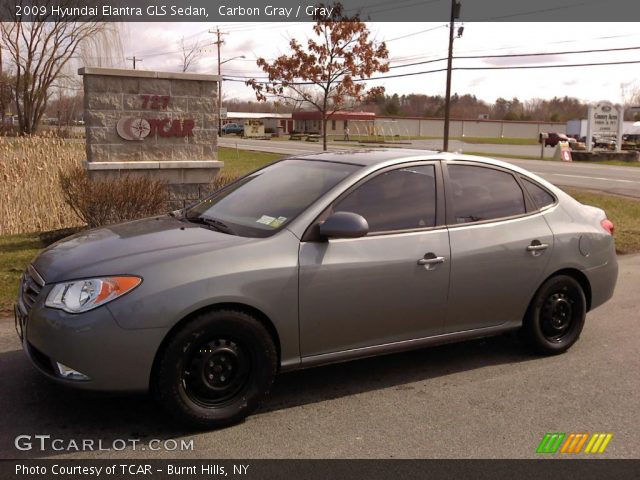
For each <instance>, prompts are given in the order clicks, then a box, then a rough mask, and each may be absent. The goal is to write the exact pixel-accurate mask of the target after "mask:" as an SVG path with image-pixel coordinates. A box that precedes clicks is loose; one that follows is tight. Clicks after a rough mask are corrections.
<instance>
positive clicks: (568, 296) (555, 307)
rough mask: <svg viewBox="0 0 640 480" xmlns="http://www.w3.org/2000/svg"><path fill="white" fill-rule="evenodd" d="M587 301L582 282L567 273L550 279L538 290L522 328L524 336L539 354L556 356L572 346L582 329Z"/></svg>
mask: <svg viewBox="0 0 640 480" xmlns="http://www.w3.org/2000/svg"><path fill="white" fill-rule="evenodd" d="M586 314H587V302H586V298H585V295H584V291H583V290H582V287H581V286H580V284H579V283H578V282H577V281H576V280H575V279H574V278H573V277H570V276H567V275H558V276H555V277H552V278H550V279H548V280H547V281H546V282H545V283H544V284H542V286H541V287H540V288H539V289H538V291H537V292H536V295H535V297H534V298H533V300H532V301H531V305H529V309H528V310H527V314H526V316H525V319H524V324H523V327H522V330H523V334H524V339H525V341H526V342H527V343H528V344H529V346H530V347H531V348H532V349H533V350H534V351H535V352H537V353H540V354H543V355H556V354H559V353H562V352H565V351H566V350H568V349H569V347H571V345H573V344H574V343H575V342H576V341H577V340H578V338H579V337H580V333H581V332H582V328H583V327H584V321H585V317H586Z"/></svg>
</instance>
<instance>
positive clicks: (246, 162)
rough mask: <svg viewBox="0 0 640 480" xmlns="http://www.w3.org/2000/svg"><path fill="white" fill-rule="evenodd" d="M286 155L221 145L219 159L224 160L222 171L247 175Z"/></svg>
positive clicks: (228, 173) (229, 173)
mask: <svg viewBox="0 0 640 480" xmlns="http://www.w3.org/2000/svg"><path fill="white" fill-rule="evenodd" d="M285 156H286V155H282V154H279V153H266V152H254V151H249V150H236V149H235V148H223V147H220V148H219V149H218V159H219V160H222V161H223V162H224V168H223V169H222V171H223V172H224V173H225V174H227V175H232V176H241V175H245V174H247V173H249V172H252V171H253V170H257V169H258V168H261V167H263V166H265V165H268V164H269V163H273V162H275V161H276V160H280V159H281V158H283V157H285Z"/></svg>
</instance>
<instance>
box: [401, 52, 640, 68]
mask: <svg viewBox="0 0 640 480" xmlns="http://www.w3.org/2000/svg"><path fill="white" fill-rule="evenodd" d="M628 50H640V47H620V48H595V49H590V50H571V51H564V52H535V53H505V54H499V55H457V56H454V57H453V58H454V59H455V60H471V59H481V58H516V57H545V56H551V55H578V54H584V53H601V52H623V51H628ZM444 60H447V57H442V58H436V59H434V60H426V61H422V62H414V63H406V64H403V65H392V66H390V67H389V68H390V69H391V68H403V67H413V66H415V65H425V64H427V63H436V62H442V61H444Z"/></svg>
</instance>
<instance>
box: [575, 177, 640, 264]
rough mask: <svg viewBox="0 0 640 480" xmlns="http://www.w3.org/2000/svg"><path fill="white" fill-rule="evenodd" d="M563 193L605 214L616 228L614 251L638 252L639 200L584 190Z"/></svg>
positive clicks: (639, 234) (639, 236)
mask: <svg viewBox="0 0 640 480" xmlns="http://www.w3.org/2000/svg"><path fill="white" fill-rule="evenodd" d="M565 191H566V192H567V193H568V194H569V195H571V196H572V197H573V198H575V199H576V200H578V201H579V202H580V203H584V204H585V205H592V206H594V207H598V208H601V209H603V210H604V211H605V212H607V217H608V218H609V220H611V221H612V222H613V224H614V225H615V228H616V231H615V232H616V233H615V236H616V249H617V250H618V252H619V253H639V252H640V200H635V199H632V198H626V197H620V196H617V195H606V194H603V193H596V192H589V191H584V190H573V189H565Z"/></svg>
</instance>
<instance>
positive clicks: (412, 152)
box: [289, 148, 529, 173]
mask: <svg viewBox="0 0 640 480" xmlns="http://www.w3.org/2000/svg"><path fill="white" fill-rule="evenodd" d="M289 158H297V159H300V160H311V161H319V162H337V163H349V164H351V165H358V166H362V167H373V166H384V165H395V164H397V163H405V162H410V161H414V160H416V161H419V160H455V161H469V162H475V163H485V164H487V165H493V166H497V167H503V168H509V169H512V170H516V171H520V172H524V170H523V169H520V168H518V167H517V166H516V165H513V164H510V163H507V162H503V161H500V160H495V159H493V158H487V157H477V156H475V155H465V154H463V153H457V152H438V151H435V150H418V149H410V148H369V149H357V150H356V149H353V150H336V151H327V152H321V153H310V154H308V155H307V154H303V155H292V156H291V157H289ZM527 173H529V172H527Z"/></svg>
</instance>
